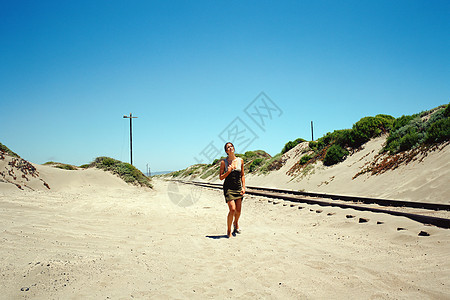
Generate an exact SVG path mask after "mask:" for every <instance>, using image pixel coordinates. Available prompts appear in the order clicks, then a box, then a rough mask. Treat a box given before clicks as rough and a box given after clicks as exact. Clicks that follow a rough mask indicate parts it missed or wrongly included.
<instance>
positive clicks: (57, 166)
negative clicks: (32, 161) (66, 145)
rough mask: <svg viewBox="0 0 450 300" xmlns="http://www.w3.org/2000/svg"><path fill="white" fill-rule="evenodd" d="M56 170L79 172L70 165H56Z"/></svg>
mask: <svg viewBox="0 0 450 300" xmlns="http://www.w3.org/2000/svg"><path fill="white" fill-rule="evenodd" d="M55 168H58V169H63V170H69V171H73V170H77V168H76V167H75V166H72V165H68V164H57V165H55Z"/></svg>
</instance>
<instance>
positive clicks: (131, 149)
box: [123, 113, 137, 165]
mask: <svg viewBox="0 0 450 300" xmlns="http://www.w3.org/2000/svg"><path fill="white" fill-rule="evenodd" d="M123 117H124V118H125V119H130V163H131V165H133V129H132V128H133V125H132V120H133V119H136V118H137V117H133V115H132V114H131V113H130V115H129V116H127V115H124V116H123Z"/></svg>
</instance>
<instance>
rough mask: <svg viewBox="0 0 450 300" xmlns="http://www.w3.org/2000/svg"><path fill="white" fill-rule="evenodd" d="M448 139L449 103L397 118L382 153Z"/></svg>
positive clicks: (391, 152)
mask: <svg viewBox="0 0 450 300" xmlns="http://www.w3.org/2000/svg"><path fill="white" fill-rule="evenodd" d="M449 139H450V118H449V105H446V106H440V107H438V108H437V109H435V110H431V111H426V112H423V113H421V114H414V115H411V116H401V117H400V118H397V119H396V120H395V121H394V123H393V126H392V130H391V133H390V135H389V137H388V138H387V140H386V145H385V146H384V147H383V149H382V153H384V152H389V154H391V155H393V154H397V153H399V152H403V151H407V150H411V149H413V148H415V147H419V146H427V145H428V146H429V145H432V144H436V143H442V142H444V141H448V140H449Z"/></svg>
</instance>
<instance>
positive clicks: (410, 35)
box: [0, 0, 450, 171]
mask: <svg viewBox="0 0 450 300" xmlns="http://www.w3.org/2000/svg"><path fill="white" fill-rule="evenodd" d="M449 15H450V1H425V0H424V1H414V0H408V1H320V0H319V1H210V0H208V1H45V0H44V1H2V2H1V3H0V53H1V54H0V66H1V67H0V107H1V112H2V114H1V119H0V142H1V143H3V144H5V145H7V146H8V147H9V148H11V149H12V150H13V151H15V152H17V153H18V154H19V155H21V156H22V157H23V158H25V159H28V160H30V161H31V162H34V163H44V162H46V161H50V160H51V161H59V162H64V163H70V164H74V165H81V164H84V163H89V162H91V161H92V160H93V159H95V157H98V156H110V157H113V158H116V159H119V160H122V161H129V121H128V119H124V118H123V115H125V114H129V113H130V112H131V113H133V115H134V116H137V117H138V118H137V119H134V120H133V162H134V165H135V166H137V167H138V168H139V169H141V170H143V171H145V170H146V165H147V164H148V165H149V166H150V169H151V170H152V171H162V170H177V169H182V168H185V167H187V166H189V165H192V164H194V163H197V162H198V161H204V162H208V163H209V162H210V161H207V160H208V158H209V157H212V156H214V155H213V154H215V152H216V150H217V149H220V151H221V149H223V139H224V134H223V133H224V132H225V133H229V132H231V131H232V129H235V130H237V131H235V133H236V132H238V133H239V134H240V136H239V134H238V135H235V136H233V135H229V137H230V139H231V140H232V141H234V142H235V144H237V145H240V146H241V149H239V147H237V152H245V151H247V150H257V149H263V150H265V151H267V152H268V153H270V154H271V155H275V154H277V153H278V152H280V151H281V149H282V147H283V146H284V144H285V143H286V142H288V141H289V140H294V139H296V138H299V137H302V138H305V139H310V138H311V132H310V122H311V121H313V122H314V130H315V134H314V137H315V138H318V137H321V136H323V135H324V134H325V133H327V132H329V131H333V130H335V129H343V128H351V126H352V125H353V124H354V123H355V122H356V121H358V120H359V119H360V118H362V117H365V116H374V115H376V114H380V113H383V114H390V115H392V116H394V117H399V116H401V115H403V114H413V113H417V112H421V111H423V110H428V109H431V108H434V107H436V106H439V105H441V104H447V103H448V102H449V91H450V54H449V53H450V51H449V49H450V38H449V36H450V22H449V19H448V16H449ZM261 92H264V94H263V96H264V97H265V98H264V97H263V98H264V99H265V100H264V99H263V100H261V98H257V97H258V96H259V95H261ZM266 96H267V97H266ZM261 101H266V102H265V103H266V104H269V107H272V108H273V109H272V110H267V109H266V110H264V107H263V106H261V105H260V104H261V103H263V102H261ZM258 107H259V113H260V115H257V114H253V115H252V114H251V113H250V114H246V111H245V110H246V108H247V112H250V111H251V110H252V109H253V112H256V110H255V109H257V108H258ZM266 108H267V107H266ZM275 108H277V109H275ZM252 117H253V119H252ZM261 120H262V121H264V124H263V126H260V125H261V123H258V122H261ZM258 124H259V125H258ZM243 135H245V137H244V136H243ZM234 138H236V139H240V140H238V141H235V140H233V139H234ZM225 139H227V138H225ZM242 141H249V142H248V143H247V142H245V143H244V142H242ZM208 149H209V150H208ZM207 150H208V151H207ZM213 150H214V151H213ZM222 154H224V153H223V152H222V151H221V152H220V155H222Z"/></svg>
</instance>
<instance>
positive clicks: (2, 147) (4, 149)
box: [0, 143, 20, 158]
mask: <svg viewBox="0 0 450 300" xmlns="http://www.w3.org/2000/svg"><path fill="white" fill-rule="evenodd" d="M0 152H2V153H6V154H8V155H9V156H12V157H17V158H20V156H19V155H18V154H17V153H14V152H13V151H11V150H10V149H9V148H8V147H6V146H5V145H3V144H2V143H0Z"/></svg>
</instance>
